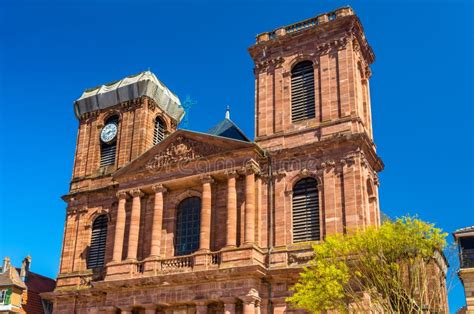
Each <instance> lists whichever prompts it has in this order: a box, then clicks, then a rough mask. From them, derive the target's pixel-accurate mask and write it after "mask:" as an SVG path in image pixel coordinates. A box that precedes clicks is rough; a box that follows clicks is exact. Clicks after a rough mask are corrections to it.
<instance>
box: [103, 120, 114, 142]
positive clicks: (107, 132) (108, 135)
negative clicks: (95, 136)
mask: <svg viewBox="0 0 474 314" xmlns="http://www.w3.org/2000/svg"><path fill="white" fill-rule="evenodd" d="M116 136H117V125H116V124H115V123H109V124H107V125H106V126H104V128H103V129H102V131H101V132H100V139H101V140H102V142H104V143H110V142H112V141H113V140H114V139H115V137H116Z"/></svg>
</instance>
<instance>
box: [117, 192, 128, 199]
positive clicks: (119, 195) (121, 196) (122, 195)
mask: <svg viewBox="0 0 474 314" xmlns="http://www.w3.org/2000/svg"><path fill="white" fill-rule="evenodd" d="M117 198H118V199H119V200H121V199H127V198H129V195H128V193H127V192H126V191H118V192H117Z"/></svg>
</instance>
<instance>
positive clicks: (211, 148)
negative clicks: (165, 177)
mask: <svg viewBox="0 0 474 314" xmlns="http://www.w3.org/2000/svg"><path fill="white" fill-rule="evenodd" d="M223 151H224V150H223V149H222V148H220V147H219V146H217V145H211V144H208V143H203V142H198V141H195V140H193V139H190V138H187V137H183V136H178V137H177V138H176V139H175V141H174V142H173V143H171V144H170V145H169V146H168V147H166V149H165V150H164V151H162V152H159V153H158V154H156V155H154V156H153V157H152V158H151V159H150V160H149V161H148V162H147V163H146V164H145V168H146V169H148V170H156V169H160V168H163V167H167V166H169V165H171V164H176V163H180V162H181V163H182V162H189V161H192V160H196V159H198V158H202V157H204V156H209V155H214V154H217V153H220V152H223Z"/></svg>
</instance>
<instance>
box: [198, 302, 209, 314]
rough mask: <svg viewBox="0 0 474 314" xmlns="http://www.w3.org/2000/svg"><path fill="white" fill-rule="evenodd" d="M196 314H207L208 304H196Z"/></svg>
mask: <svg viewBox="0 0 474 314" xmlns="http://www.w3.org/2000/svg"><path fill="white" fill-rule="evenodd" d="M196 314H207V302H204V301H203V302H199V301H198V302H196Z"/></svg>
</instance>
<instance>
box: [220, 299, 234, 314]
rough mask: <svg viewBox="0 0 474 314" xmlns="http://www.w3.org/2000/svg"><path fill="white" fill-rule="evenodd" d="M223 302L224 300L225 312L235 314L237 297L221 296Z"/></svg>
mask: <svg viewBox="0 0 474 314" xmlns="http://www.w3.org/2000/svg"><path fill="white" fill-rule="evenodd" d="M220 300H221V301H222V302H224V314H235V302H236V299H235V298H232V297H230V298H221V299H220Z"/></svg>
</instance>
